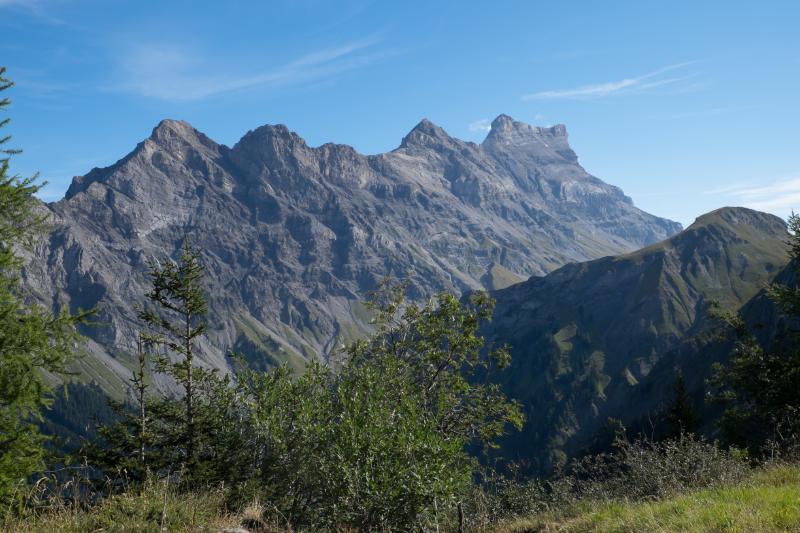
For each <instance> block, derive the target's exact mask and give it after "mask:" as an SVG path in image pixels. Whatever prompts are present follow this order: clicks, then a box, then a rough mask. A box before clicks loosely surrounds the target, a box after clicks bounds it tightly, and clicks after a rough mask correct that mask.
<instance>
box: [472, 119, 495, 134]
mask: <svg viewBox="0 0 800 533" xmlns="http://www.w3.org/2000/svg"><path fill="white" fill-rule="evenodd" d="M467 129H468V130H469V131H472V132H483V133H488V132H489V131H490V130H491V129H492V121H491V120H489V119H488V118H482V119H480V120H476V121H475V122H470V124H469V126H467Z"/></svg>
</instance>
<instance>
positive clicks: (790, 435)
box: [712, 215, 800, 454]
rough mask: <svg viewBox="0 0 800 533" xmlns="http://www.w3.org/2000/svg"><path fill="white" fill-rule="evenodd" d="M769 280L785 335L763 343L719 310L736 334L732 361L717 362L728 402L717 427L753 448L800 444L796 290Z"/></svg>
mask: <svg viewBox="0 0 800 533" xmlns="http://www.w3.org/2000/svg"><path fill="white" fill-rule="evenodd" d="M789 227H790V230H791V232H792V233H791V237H790V241H789V245H790V254H791V259H792V267H793V268H794V269H795V273H796V274H797V273H798V272H800V217H798V216H797V215H792V216H791V217H790V219H789ZM796 280H797V276H796V275H795V283H794V284H793V285H782V284H773V285H772V286H771V287H770V289H769V291H768V293H769V295H770V297H771V298H772V299H773V301H774V302H775V303H776V304H777V305H778V307H779V308H780V309H781V310H782V311H783V313H784V318H785V320H786V324H788V326H787V328H786V330H787V331H784V335H785V338H784V339H781V340H780V342H774V343H773V344H772V345H771V346H767V347H765V346H764V344H763V343H761V342H759V341H758V339H756V337H755V336H754V335H753V334H752V332H751V331H750V329H749V327H748V325H747V324H746V323H745V321H744V320H742V319H741V318H740V317H738V316H734V315H723V319H724V320H725V321H726V323H727V324H728V326H729V327H730V328H731V329H732V330H733V331H734V333H735V335H736V339H737V340H736V345H735V348H734V351H733V354H732V356H731V360H730V364H729V365H727V366H722V365H718V366H717V367H716V369H715V375H714V378H713V379H712V384H713V385H714V386H715V388H716V395H715V399H716V400H718V401H721V402H723V403H724V404H725V405H726V410H725V413H724V415H723V417H722V419H721V421H720V426H721V428H722V430H723V433H724V435H725V436H726V438H727V439H728V440H729V441H730V442H732V443H736V444H740V445H744V446H747V447H748V448H749V449H750V450H751V452H753V453H757V454H759V453H764V452H768V453H774V452H776V451H777V452H781V451H782V452H784V453H785V452H787V451H796V450H797V449H800V338H798V335H797V331H796V330H792V329H791V328H792V327H793V326H795V327H796V325H797V321H798V319H800V290H799V289H798V287H797V282H796Z"/></svg>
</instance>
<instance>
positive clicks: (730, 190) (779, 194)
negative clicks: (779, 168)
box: [704, 177, 800, 216]
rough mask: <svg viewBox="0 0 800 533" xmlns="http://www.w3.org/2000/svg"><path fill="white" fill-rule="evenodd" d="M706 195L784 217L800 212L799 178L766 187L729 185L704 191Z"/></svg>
mask: <svg viewBox="0 0 800 533" xmlns="http://www.w3.org/2000/svg"><path fill="white" fill-rule="evenodd" d="M704 194H706V195H713V196H721V197H724V198H728V199H733V200H734V201H735V203H737V204H738V205H743V206H745V207H750V208H752V209H758V210H759V211H769V212H772V213H776V214H779V215H781V216H785V215H787V214H789V213H790V212H791V211H792V210H795V211H798V210H800V177H797V178H789V179H783V180H778V181H775V182H773V183H770V184H768V185H758V186H754V185H730V186H725V187H719V188H716V189H712V190H708V191H705V193H704Z"/></svg>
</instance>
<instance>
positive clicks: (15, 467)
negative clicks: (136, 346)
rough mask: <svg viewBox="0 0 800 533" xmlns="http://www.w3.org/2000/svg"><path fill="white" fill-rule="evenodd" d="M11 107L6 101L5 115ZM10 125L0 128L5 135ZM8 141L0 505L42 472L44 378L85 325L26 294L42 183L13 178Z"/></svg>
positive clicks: (0, 221)
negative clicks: (24, 276)
mask: <svg viewBox="0 0 800 533" xmlns="http://www.w3.org/2000/svg"><path fill="white" fill-rule="evenodd" d="M4 72H5V69H4V68H0V91H3V90H5V89H8V88H9V87H11V86H12V84H11V82H9V81H8V80H7V79H6V78H4V77H3V74H4ZM8 103H9V101H8V99H7V98H3V99H1V100H0V110H2V109H3V108H5V107H6V106H7V105H8ZM8 121H9V119H8V118H3V119H2V120H0V127H2V126H5V125H6V124H8ZM8 140H9V137H8V136H5V137H2V138H0V505H3V504H5V503H6V502H7V501H8V499H9V498H12V497H14V495H15V494H18V493H19V492H18V489H20V488H22V487H23V486H24V484H25V483H26V481H27V478H28V476H29V475H30V474H31V473H32V472H34V471H36V470H38V469H40V468H41V467H42V466H43V464H42V459H43V456H44V441H45V438H44V437H43V436H42V435H41V433H40V431H39V427H38V425H37V423H38V422H39V421H40V419H41V413H42V410H43V409H45V408H47V407H48V406H49V405H51V403H52V390H51V388H50V386H49V385H48V381H47V380H46V379H45V372H48V373H53V374H58V373H62V372H64V370H65V365H66V364H67V362H68V361H69V360H70V359H71V358H72V357H73V355H74V353H75V350H76V346H77V343H78V340H79V338H78V335H77V333H76V331H75V324H76V323H77V322H78V321H80V320H81V319H82V317H83V315H81V316H75V317H73V316H70V315H69V314H68V313H67V312H63V313H61V314H59V315H53V314H52V313H50V312H49V311H46V310H45V309H43V308H42V307H39V306H37V305H35V304H33V303H29V301H28V299H26V297H25V294H24V293H23V291H22V287H21V285H20V281H19V271H20V268H21V267H22V259H21V257H20V256H19V255H18V250H19V248H20V247H23V246H27V245H31V244H32V243H33V240H34V238H35V236H36V235H37V234H38V233H39V232H40V231H41V230H43V229H44V224H45V216H44V215H42V214H41V212H40V211H39V210H38V201H37V200H36V198H35V197H34V194H35V193H36V191H37V190H38V189H39V185H37V184H36V183H35V178H24V179H23V178H19V177H17V176H15V175H12V174H10V173H9V157H10V156H11V155H12V154H14V153H15V152H16V151H15V150H10V149H5V148H4V146H3V145H4V144H5V143H6V142H7V141H8ZM2 508H3V509H5V508H6V507H5V506H3V507H2Z"/></svg>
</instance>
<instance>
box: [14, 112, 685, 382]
mask: <svg viewBox="0 0 800 533" xmlns="http://www.w3.org/2000/svg"><path fill="white" fill-rule="evenodd" d="M43 209H45V210H46V211H47V212H48V213H49V215H51V220H52V222H53V230H52V231H51V232H50V233H49V235H47V237H46V239H44V240H43V241H42V242H41V243H40V244H39V245H38V247H37V248H36V250H35V251H34V253H33V255H32V257H31V258H30V263H29V265H28V267H27V268H26V270H25V272H24V279H25V282H26V286H27V287H28V289H29V290H30V291H31V293H32V294H33V295H34V296H35V297H36V298H37V299H38V300H39V301H41V302H44V303H45V304H47V305H50V306H53V307H54V308H56V309H58V308H61V307H63V306H68V307H69V308H70V309H72V310H77V309H79V308H82V309H89V308H95V309H97V314H96V317H95V324H94V325H92V326H91V327H86V328H84V329H83V330H82V331H83V333H84V334H85V335H86V336H87V337H88V339H89V340H88V343H87V352H88V353H87V355H86V356H85V357H83V358H82V359H81V360H80V361H79V363H78V369H77V370H78V372H79V373H80V376H81V379H82V380H83V381H85V382H93V383H95V384H97V386H99V387H100V389H102V390H104V391H106V392H107V393H109V394H111V395H113V396H116V397H124V395H125V393H126V390H127V388H126V387H127V380H128V378H129V376H130V370H129V369H130V368H131V355H130V354H131V352H132V351H133V347H134V346H135V338H136V334H137V330H138V329H139V328H140V327H141V324H140V323H139V322H138V320H137V318H136V306H137V305H140V304H142V303H144V295H145V293H146V292H147V289H148V283H149V279H148V277H147V272H148V262H150V261H156V262H158V261H163V260H164V259H165V258H169V257H175V256H176V254H177V253H178V250H179V248H180V246H181V243H182V242H183V241H184V240H185V239H188V240H189V241H190V242H191V243H192V244H193V245H195V246H197V247H198V248H200V249H201V250H202V252H203V262H204V264H205V267H206V270H207V293H208V297H209V300H210V310H211V312H210V316H209V324H210V325H211V327H210V328H209V331H208V334H207V335H206V337H205V339H204V341H203V342H202V343H201V346H200V349H201V355H200V361H201V364H204V365H206V366H209V367H214V368H220V369H227V368H228V367H229V360H228V356H229V354H230V353H231V352H234V351H235V352H239V353H242V354H244V355H245V357H246V358H247V360H248V361H249V363H250V364H251V366H253V367H255V368H267V367H270V366H273V365H275V364H279V363H288V364H289V365H290V366H292V367H294V368H296V369H297V370H300V369H301V368H302V367H303V365H304V364H305V363H306V362H307V361H308V360H310V359H311V358H315V357H323V358H324V357H326V356H327V355H328V354H330V353H331V351H332V350H333V349H334V348H335V346H336V343H337V342H340V341H347V340H350V339H353V338H355V337H357V336H360V335H363V334H364V333H366V332H368V331H369V325H368V318H369V316H368V313H367V312H366V310H365V308H364V307H363V305H362V304H361V302H362V301H363V299H364V298H365V295H366V294H367V292H368V291H369V290H371V289H374V288H376V286H377V285H378V283H380V281H381V280H382V279H384V278H386V277H387V276H388V277H394V278H407V279H409V281H410V282H411V285H410V287H411V289H410V294H409V296H410V297H412V298H420V297H424V296H427V295H430V294H432V293H434V292H436V291H441V290H447V291H452V292H455V293H459V294H461V293H464V292H466V291H471V290H476V289H502V288H504V287H507V286H509V285H511V284H514V283H517V282H520V281H523V280H525V279H527V278H529V277H530V276H532V275H533V276H541V275H544V274H546V273H548V272H551V271H553V270H554V269H557V268H559V267H562V266H563V265H565V264H568V263H575V262H580V261H586V260H591V259H595V258H599V257H603V256H609V255H616V254H621V253H625V252H630V251H633V250H637V249H640V248H642V247H643V246H648V245H651V244H653V243H656V242H659V241H662V240H663V239H665V238H668V237H670V236H672V235H675V234H676V233H677V232H679V231H680V230H681V226H680V225H679V224H678V223H676V222H672V221H669V220H665V219H662V218H658V217H655V216H653V215H650V214H647V213H645V212H643V211H641V210H639V209H637V208H636V207H634V205H633V204H632V202H631V200H630V198H628V197H626V196H625V195H624V194H623V192H622V191H621V190H620V189H619V188H617V187H614V186H612V185H608V184H606V183H604V182H603V181H601V180H599V179H598V178H596V177H594V176H592V175H590V174H589V173H587V172H586V171H585V170H584V169H583V168H582V167H581V165H580V164H579V163H578V158H577V156H576V154H575V152H574V151H573V150H572V149H571V148H570V146H569V143H568V140H567V132H566V129H565V127H564V126H562V125H557V126H553V127H548V128H541V127H534V126H530V125H527V124H524V123H521V122H518V121H515V120H513V119H512V118H510V117H508V116H506V115H500V116H499V117H497V118H496V119H495V120H494V122H493V123H492V128H491V131H490V133H489V134H488V135H487V137H486V139H485V140H484V141H483V142H482V143H480V144H475V143H471V142H465V141H461V140H459V139H455V138H453V137H451V136H449V135H448V134H447V133H446V132H445V131H444V130H443V129H442V128H440V127H438V126H436V125H435V124H433V123H431V122H430V121H428V120H423V121H421V122H420V123H419V124H418V125H417V126H415V127H414V128H413V129H412V130H411V131H410V132H409V133H408V134H407V135H406V136H405V137H404V138H403V139H402V142H401V143H400V146H399V147H398V148H397V149H395V150H393V151H391V152H388V153H384V154H378V155H362V154H359V153H358V152H357V151H356V150H355V149H353V148H352V147H350V146H346V145H340V144H324V145H322V146H319V147H311V146H309V145H308V144H307V143H306V142H305V141H304V140H303V139H302V138H301V137H299V136H298V135H297V134H296V133H293V132H291V131H290V130H289V129H288V128H286V127H285V126H283V125H277V126H271V125H267V126H262V127H260V128H257V129H255V130H253V131H250V132H248V133H247V134H245V135H244V137H242V139H241V140H240V141H239V142H237V143H236V144H235V145H234V146H233V147H227V146H224V145H221V144H218V143H216V142H214V141H213V140H211V139H210V138H208V137H207V136H206V135H204V134H202V133H200V132H198V131H197V130H195V129H194V128H193V127H192V126H190V125H189V124H187V123H185V122H181V121H175V120H164V121H162V122H161V123H160V124H159V125H158V126H157V127H156V128H155V129H154V130H153V132H152V135H151V136H150V137H149V138H147V139H145V140H144V141H143V142H141V143H139V144H138V145H137V146H136V147H135V149H134V150H133V151H132V152H130V153H129V154H128V155H126V156H125V157H123V158H122V159H120V160H119V161H117V162H116V163H114V164H113V165H111V166H108V167H105V168H95V169H93V170H91V171H90V172H88V173H87V174H86V175H84V176H78V177H76V178H74V179H73V181H72V184H71V185H70V187H69V190H68V191H67V193H66V196H65V197H64V198H63V199H62V200H60V201H57V202H54V203H50V204H47V205H45V206H43ZM570 268H575V267H570ZM560 275H563V274H560ZM554 279H555V278H554ZM564 335H565V334H561V336H562V337H563V336H564ZM157 385H158V386H159V387H160V388H161V389H162V390H170V388H171V387H172V385H171V383H169V382H168V381H159V382H157Z"/></svg>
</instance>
